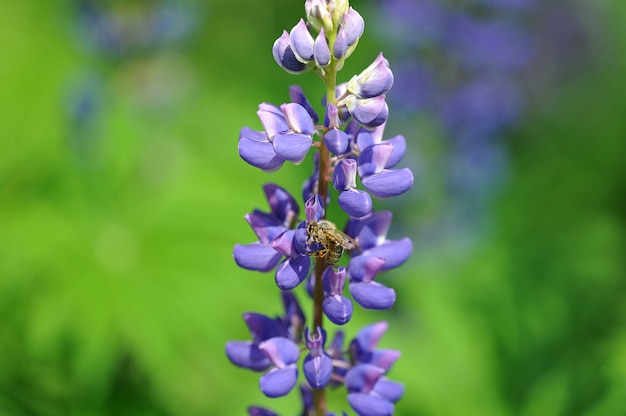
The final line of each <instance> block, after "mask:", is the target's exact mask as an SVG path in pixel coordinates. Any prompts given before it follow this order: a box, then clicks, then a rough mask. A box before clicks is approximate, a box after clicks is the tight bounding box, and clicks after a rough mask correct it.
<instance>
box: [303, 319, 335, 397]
mask: <svg viewBox="0 0 626 416" xmlns="http://www.w3.org/2000/svg"><path fill="white" fill-rule="evenodd" d="M305 339H306V345H307V348H308V349H309V354H308V355H307V356H306V357H305V358H304V362H303V364H302V371H303V372H304V377H305V378H306V380H307V381H308V383H309V385H310V386H311V387H312V388H314V389H321V388H323V387H324V386H326V385H327V384H328V382H329V381H330V376H331V375H332V372H333V362H332V359H331V358H330V356H329V355H328V354H326V352H325V351H324V344H325V342H326V331H324V330H323V329H322V328H320V327H317V331H316V332H315V333H314V334H313V335H312V334H310V333H309V329H308V328H307V329H306V330H305Z"/></svg>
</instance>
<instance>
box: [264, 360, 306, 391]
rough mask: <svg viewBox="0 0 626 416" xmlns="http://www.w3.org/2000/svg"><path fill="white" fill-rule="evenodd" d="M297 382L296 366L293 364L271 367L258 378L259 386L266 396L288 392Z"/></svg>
mask: <svg viewBox="0 0 626 416" xmlns="http://www.w3.org/2000/svg"><path fill="white" fill-rule="evenodd" d="M297 382H298V367H297V366H296V365H295V364H292V365H289V366H286V367H284V368H273V369H271V370H270V371H268V372H267V373H265V374H264V375H263V376H262V377H261V379H260V380H259V387H261V391H262V392H263V394H265V395H266V396H267V397H272V398H273V397H281V396H284V395H286V394H288V393H289V392H290V391H291V390H292V389H293V388H294V387H295V385H296V383H297Z"/></svg>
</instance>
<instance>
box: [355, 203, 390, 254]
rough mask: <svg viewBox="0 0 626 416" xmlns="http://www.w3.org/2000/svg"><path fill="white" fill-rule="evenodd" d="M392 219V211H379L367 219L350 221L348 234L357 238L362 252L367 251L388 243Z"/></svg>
mask: <svg viewBox="0 0 626 416" xmlns="http://www.w3.org/2000/svg"><path fill="white" fill-rule="evenodd" d="M392 219H393V214H392V213H391V211H378V212H376V213H374V214H372V215H371V216H369V217H367V218H363V219H358V220H350V221H349V222H348V227H347V232H348V234H349V235H355V236H357V238H358V239H359V246H360V247H361V250H363V251H365V250H368V249H370V248H372V247H376V246H379V245H381V244H383V243H384V242H385V241H386V236H387V231H389V227H390V226H391V220H392Z"/></svg>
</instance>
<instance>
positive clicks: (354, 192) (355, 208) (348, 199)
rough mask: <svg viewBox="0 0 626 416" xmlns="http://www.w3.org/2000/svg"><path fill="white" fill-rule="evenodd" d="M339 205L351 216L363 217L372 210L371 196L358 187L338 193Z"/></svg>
mask: <svg viewBox="0 0 626 416" xmlns="http://www.w3.org/2000/svg"><path fill="white" fill-rule="evenodd" d="M337 201H338V202H339V206H340V207H341V209H343V210H344V211H345V212H346V213H347V214H348V215H350V216H351V217H356V218H359V217H363V216H365V215H367V214H369V213H370V212H372V198H371V197H370V195H369V194H368V193H367V192H365V191H362V190H360V189H350V190H347V191H343V192H340V193H339V198H338V199H337Z"/></svg>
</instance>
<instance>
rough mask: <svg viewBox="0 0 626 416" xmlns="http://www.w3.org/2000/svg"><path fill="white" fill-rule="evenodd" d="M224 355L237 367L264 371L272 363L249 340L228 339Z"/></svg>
mask: <svg viewBox="0 0 626 416" xmlns="http://www.w3.org/2000/svg"><path fill="white" fill-rule="evenodd" d="M226 356H227V357H228V359H229V360H230V362H231V363H233V364H235V365H236V366H238V367H242V368H248V369H250V370H253V371H265V370H267V369H268V368H269V367H270V366H271V365H272V363H271V362H270V360H269V359H268V358H267V357H266V356H265V355H264V354H263V353H262V352H261V350H259V347H258V346H257V345H255V344H253V343H252V342H251V341H228V342H227V343H226Z"/></svg>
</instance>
